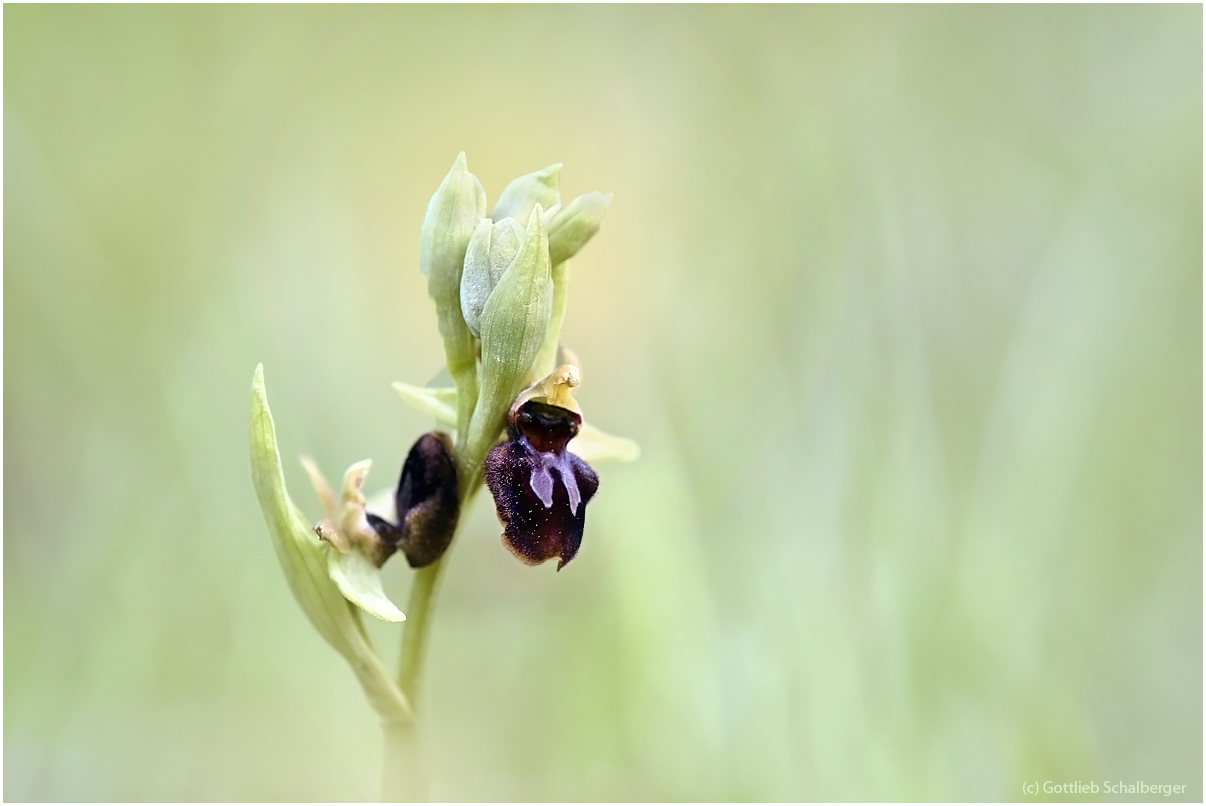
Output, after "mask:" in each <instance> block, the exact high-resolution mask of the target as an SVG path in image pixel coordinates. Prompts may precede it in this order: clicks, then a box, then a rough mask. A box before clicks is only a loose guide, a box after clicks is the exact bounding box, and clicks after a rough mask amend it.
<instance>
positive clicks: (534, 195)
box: [490, 162, 561, 225]
mask: <svg viewBox="0 0 1206 806" xmlns="http://www.w3.org/2000/svg"><path fill="white" fill-rule="evenodd" d="M560 203H561V163H560V162H558V163H557V164H555V165H550V166H549V167H547V168H545V169H544V170H543V171H536V172H534V173H530V174H524V175H523V176H521V177H519V178H518V179H515V180H513V181H512V182H511V184H509V185H507V186H506V187H505V188H504V189H503V192H502V193H501V194H500V195H499V197H498V202H497V203H496V204H495V205H494V212H493V213H492V214H491V216H490V217H491V218H493V219H494V220H495V222H498V221H502V220H503V219H504V218H513V219H515V220H516V221H518V222H519V223H520V224H521V225H522V224H523V223H524V222H525V221H527V220H528V218H529V217H530V216H531V215H532V208H534V207H535V206H536V205H538V204H539V205H540V207H541V209H543V210H548V209H549V208H550V207H553V206H554V205H557V204H560Z"/></svg>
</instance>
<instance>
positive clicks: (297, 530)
mask: <svg viewBox="0 0 1206 806" xmlns="http://www.w3.org/2000/svg"><path fill="white" fill-rule="evenodd" d="M250 436H251V478H252V482H253V483H254V484H255V492H256V497H257V498H258V499H259V502H260V509H261V510H262V511H263V513H264V520H265V522H266V523H267V525H268V532H269V534H270V535H271V537H272V546H273V548H274V549H275V551H276V557H277V560H278V561H279V562H280V565H281V569H282V570H283V571H284V573H285V579H286V581H287V582H288V583H289V589H290V590H291V591H292V592H293V596H294V598H295V599H296V600H297V602H298V604H299V605H301V608H302V611H303V612H304V613H305V614H306V616H307V617H308V618H309V619H310V623H312V624H313V625H314V627H315V629H317V630H318V633H319V634H320V635H321V636H322V637H323V638H324V639H326V641H327V643H329V644H330V645H331V646H332V647H334V648H335V650H336V651H337V652H339V654H341V655H343V656H344V658H346V659H347V661H348V663H349V664H351V666H352V670H353V671H354V672H355V673H356V676H357V677H358V678H359V679H360V683H361V685H362V686H363V687H364V690H365V693H366V694H367V695H368V698H369V701H370V702H371V703H372V705H373V707H374V709H376V711H377V712H378V713H379V714H380V715H381V716H382V718H384V719H387V720H393V721H399V722H401V721H408V720H409V719H410V718H411V710H410V704H409V703H408V702H407V700H406V697H405V696H404V695H403V694H402V692H401V690H400V689H399V688H398V686H397V685H396V684H395V683H394V681H393V680H392V679H391V678H390V675H389V672H388V671H387V670H386V668H385V666H384V664H382V662H381V659H380V657H378V655H377V653H376V651H375V650H374V649H373V647H372V644H371V643H370V641H369V638H368V635H367V633H366V632H365V630H364V625H363V623H361V621H360V615H359V611H358V610H357V609H356V607H355V606H353V605H352V604H351V603H350V602H348V600H347V599H346V598H345V597H344V596H343V594H342V593H340V591H339V588H338V587H337V586H336V584H335V583H334V582H333V581H332V580H331V576H330V572H329V568H328V562H329V561H328V554H327V552H328V551H329V550H330V549H329V548H324V545H323V544H322V542H321V541H320V540H319V539H318V536H317V535H315V534H314V531H313V529H311V528H310V526H309V524H307V522H306V520H305V519H304V518H303V517H302V515H301V513H299V512H298V510H297V507H296V506H295V505H294V504H293V502H292V501H291V500H290V499H289V494H288V492H287V491H286V489H285V474H284V470H283V469H282V468H281V459H280V452H279V451H278V449H277V444H276V428H275V426H274V424H273V422H272V412H271V411H270V410H269V408H268V396H267V393H266V391H265V389H264V367H263V365H262V364H261V365H260V366H258V367H256V370H255V377H254V379H253V381H252V385H251V434H250Z"/></svg>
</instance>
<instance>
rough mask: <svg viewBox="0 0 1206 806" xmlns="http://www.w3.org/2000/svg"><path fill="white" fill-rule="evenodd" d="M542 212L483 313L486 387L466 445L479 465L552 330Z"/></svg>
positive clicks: (550, 284) (532, 221) (530, 225)
mask: <svg viewBox="0 0 1206 806" xmlns="http://www.w3.org/2000/svg"><path fill="white" fill-rule="evenodd" d="M541 212H542V210H541V208H540V205H536V207H535V208H534V209H533V210H532V215H531V217H530V219H529V221H528V227H527V235H526V237H525V238H524V241H523V245H522V246H521V247H520V250H519V254H518V255H516V256H515V260H514V262H512V264H511V267H510V268H508V269H507V271H506V273H505V274H504V275H503V276H502V279H501V280H499V282H498V285H497V286H496V287H495V288H494V291H493V293H491V294H490V299H489V300H487V301H486V307H485V309H484V310H483V311H482V317H481V332H482V382H481V389H480V391H479V393H478V401H477V407H476V408H475V409H474V412H473V419H472V421H471V422H470V425H469V434H468V438H467V440H466V446H467V453H466V456H467V457H468V458H470V459H472V460H474V461H477V462H480V461H481V460H483V459H484V458H485V454H486V451H488V450H489V449H490V446H491V445H493V443H494V441H495V440H496V439H497V438H498V435H499V433H500V432H501V431H502V428H503V420H504V418H505V417H506V413H507V410H508V409H509V408H510V407H511V403H512V402H514V400H515V396H516V395H517V394H519V391H520V389H522V388H523V387H524V385H525V384H526V383H527V382H528V374H529V371H530V370H531V368H532V361H533V360H534V359H535V358H536V352H537V350H539V349H540V345H541V344H542V343H543V342H544V337H545V333H546V331H547V330H548V324H549V315H550V312H551V308H552V301H553V281H552V279H551V277H550V266H549V250H548V237H547V235H546V234H545V231H544V227H543V226H542V225H541V223H540V215H541ZM475 472H476V468H475Z"/></svg>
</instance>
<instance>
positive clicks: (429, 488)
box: [365, 431, 461, 568]
mask: <svg viewBox="0 0 1206 806" xmlns="http://www.w3.org/2000/svg"><path fill="white" fill-rule="evenodd" d="M394 505H395V507H396V511H397V514H398V524H397V525H395V524H393V523H390V522H389V521H387V520H385V519H384V518H381V517H378V516H377V515H374V514H372V513H366V515H365V517H366V518H367V519H368V522H369V525H370V526H372V527H373V529H374V530H375V531H376V532H377V534H378V535H379V536H380V537H381V539H382V540H383V541H384V542H385V543H387V544H388V545H390V546H393V547H394V548H397V549H398V550H400V551H401V552H402V553H403V554H404V555H406V561H407V562H408V563H410V566H411V568H422V567H424V566H427V565H431V564H432V563H434V562H435V561H436V560H438V559H440V557H442V556H443V555H444V552H445V551H447V550H448V546H449V545H450V544H451V543H452V537H453V535H454V534H455V533H456V523H457V520H458V519H459V518H460V508H461V504H460V495H459V487H458V483H457V471H456V461H455V460H454V459H453V458H452V440H451V439H449V437H448V435H447V434H444V433H441V432H439V431H433V432H431V433H430V434H424V435H423V436H421V437H419V439H418V441H417V442H415V444H414V446H413V447H411V449H410V453H409V454H407V456H406V462H405V463H404V464H403V465H402V475H401V477H400V478H399V479H398V489H397V490H396V491H395V492H394Z"/></svg>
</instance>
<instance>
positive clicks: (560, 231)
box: [544, 193, 611, 266]
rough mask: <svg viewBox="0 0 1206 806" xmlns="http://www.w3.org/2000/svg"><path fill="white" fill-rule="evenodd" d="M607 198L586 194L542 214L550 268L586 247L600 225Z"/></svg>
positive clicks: (608, 203) (608, 202)
mask: <svg viewBox="0 0 1206 806" xmlns="http://www.w3.org/2000/svg"><path fill="white" fill-rule="evenodd" d="M610 204H611V194H610V193H608V194H607V195H604V194H602V193H587V194H586V195H584V196H579V197H578V198H576V199H574V200H573V201H572V202H570V203H569V204H567V205H566V206H565V207H562V208H560V209H558V210H549V211H548V213H546V214H545V216H544V218H545V221H544V224H545V227H546V228H547V229H548V231H549V260H551V261H552V263H553V265H554V266H555V265H557V264H558V263H564V262H565V261H567V260H569V259H570V258H572V257H573V256H574V255H576V254H578V251H579V250H580V249H582V247H583V246H586V242H587V241H589V240H590V239H591V238H592V237H593V236H594V234H595V233H596V232H598V231H599V226H600V225H601V224H602V223H603V216H605V215H607V208H608V206H609V205H610Z"/></svg>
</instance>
